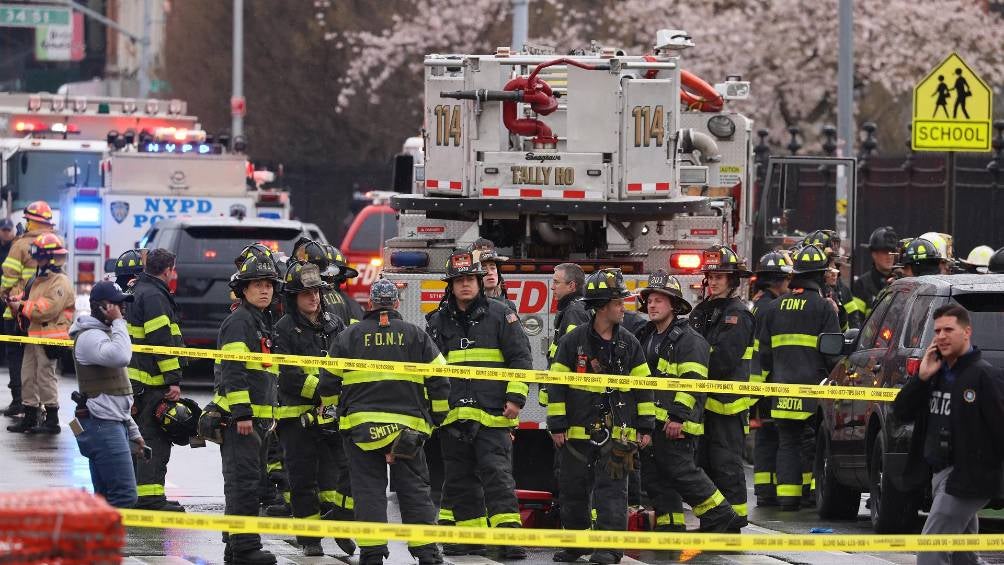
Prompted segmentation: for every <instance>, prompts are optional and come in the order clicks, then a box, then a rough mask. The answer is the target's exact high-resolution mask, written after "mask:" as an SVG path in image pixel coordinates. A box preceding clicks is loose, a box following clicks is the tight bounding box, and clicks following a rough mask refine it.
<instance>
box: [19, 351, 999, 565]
mask: <svg viewBox="0 0 1004 565" xmlns="http://www.w3.org/2000/svg"><path fill="white" fill-rule="evenodd" d="M6 382H7V372H6V369H0V383H6ZM75 388H76V385H75V380H74V378H73V377H72V375H68V376H64V377H62V378H61V380H60V400H61V402H62V404H61V408H60V416H61V422H62V424H63V433H61V434H59V435H57V436H26V435H20V434H11V433H7V432H6V430H0V461H3V472H2V473H0V491H4V492H6V491H17V490H28V489H38V488H56V487H77V488H83V489H88V490H90V489H91V483H90V475H89V472H88V466H87V460H86V459H84V458H83V457H81V456H80V454H79V452H78V451H77V446H76V442H75V441H74V439H73V434H72V433H71V432H70V431H69V429H68V428H67V427H66V423H67V422H69V420H70V419H72V411H73V403H72V402H71V401H70V400H69V398H70V393H71V392H72V391H73V390H74V389H75ZM183 392H184V394H185V396H188V397H190V398H193V399H195V400H196V401H197V402H198V403H199V404H200V405H204V404H205V403H207V402H208V401H209V399H210V396H211V390H210V388H209V386H208V385H203V386H187V387H183ZM9 401H10V396H9V392H8V390H7V388H6V387H2V389H0V405H2V406H6V405H7V404H8V403H9ZM0 420H6V419H5V418H2V417H0ZM3 427H4V428H5V427H6V423H4V424H3ZM747 473H748V474H749V475H752V470H751V469H748V470H747ZM747 483H748V484H749V485H750V490H751V491H752V477H751V476H750V477H748V478H747ZM166 488H167V495H168V497H169V498H171V499H177V500H179V501H180V502H181V503H182V504H184V505H185V507H186V508H188V510H189V511H190V512H206V513H217V514H221V513H222V512H223V479H222V475H221V472H220V455H219V448H218V447H217V446H216V445H215V444H213V443H209V444H208V445H207V447H204V448H199V449H192V448H189V447H175V448H174V450H173V451H172V454H171V464H170V466H169V468H168V475H167V485H166ZM749 499H750V508H751V511H750V521H751V525H750V527H749V528H747V529H746V530H744V531H746V532H749V533H780V532H783V533H792V534H805V533H809V530H810V529H811V528H832V529H833V530H834V532H835V533H838V534H845V533H846V534H868V533H872V532H871V524H870V522H869V520H868V515H867V510H866V509H865V507H864V503H863V502H862V506H861V510H860V515H859V517H858V520H857V521H855V522H824V521H821V520H819V519H818V517H817V516H816V515H815V513H814V511H811V510H802V511H800V512H797V513H783V514H782V513H781V512H779V511H777V510H776V509H772V508H756V507H755V506H754V501H755V497H753V495H752V492H751V493H750V497H749ZM392 500H394V499H393V496H392ZM391 513H392V516H393V517H394V518H397V516H396V514H397V507H396V501H394V502H392V505H391ZM688 521H689V522H691V523H690V527H691V528H696V527H697V522H696V520H695V519H694V517H693V516H691V515H689V513H688ZM996 525H997V526H998V528H995V529H998V531H999V524H996ZM291 539H292V538H287V537H283V536H269V537H267V539H266V540H265V545H266V548H267V549H269V550H271V551H272V552H273V553H275V554H276V555H278V556H279V562H280V563H303V564H312V563H335V564H338V563H339V562H342V563H350V564H352V565H357V564H358V557H351V558H350V557H347V556H345V555H344V554H343V553H341V552H340V550H339V549H338V547H337V546H336V545H335V544H334V542H333V541H331V540H325V541H324V542H323V546H324V549H325V553H326V557H323V558H317V557H311V558H307V557H303V556H302V555H300V554H299V550H298V549H297V548H296V547H295V546H294V545H293V544H292V543H291ZM391 545H392V547H391V557H390V558H389V559H388V560H387V563H388V564H391V565H412V564H414V563H415V560H414V559H412V558H411V556H410V555H409V554H408V552H407V548H406V547H405V545H404V544H403V543H400V542H392V544H391ZM552 553H553V550H545V549H533V550H531V558H530V559H529V560H527V561H524V562H522V563H526V564H528V565H543V564H545V563H551V562H552V561H551V554H552ZM124 555H125V556H126V558H125V559H124V560H123V563H128V564H136V563H150V564H185V563H222V561H223V544H222V542H221V541H220V534H219V533H218V532H200V531H188V530H155V529H140V528H130V530H129V534H128V538H127V542H126V547H125V551H124ZM629 555H630V557H626V558H625V560H624V563H627V564H629V565H638V562H641V563H643V564H651V565H662V564H666V563H679V562H684V561H685V562H687V563H694V564H701V565H718V564H729V565H784V564H796V563H806V564H819V565H828V564H833V565H841V564H854V565H879V564H883V563H896V564H901V565H903V564H912V563H915V557H914V556H912V555H906V554H874V555H862V554H853V555H852V554H847V553H843V552H825V553H803V554H799V553H771V554H755V553H747V554H729V555H718V554H712V553H695V554H688V555H680V554H679V553H676V552H636V553H631V552H629ZM983 557H984V559H986V560H987V561H988V562H989V563H1004V556H1002V555H1000V554H987V555H984V556H983ZM447 560H448V561H449V562H452V563H453V564H455V565H498V564H497V563H496V562H495V561H492V560H491V559H488V558H484V557H475V556H470V557H459V558H447ZM583 563H585V562H584V561H583Z"/></svg>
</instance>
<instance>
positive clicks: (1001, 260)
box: [987, 247, 1004, 275]
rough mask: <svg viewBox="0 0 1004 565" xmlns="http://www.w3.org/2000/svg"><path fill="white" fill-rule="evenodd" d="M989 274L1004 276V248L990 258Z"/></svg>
mask: <svg viewBox="0 0 1004 565" xmlns="http://www.w3.org/2000/svg"><path fill="white" fill-rule="evenodd" d="M987 272H989V273H993V274H998V275H999V274H1004V247H1001V248H1000V249H998V250H997V251H994V254H993V255H992V256H991V257H990V261H988V262H987Z"/></svg>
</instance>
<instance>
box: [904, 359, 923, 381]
mask: <svg viewBox="0 0 1004 565" xmlns="http://www.w3.org/2000/svg"><path fill="white" fill-rule="evenodd" d="M906 374H907V375H909V376H911V377H916V376H917V375H919V374H920V357H909V358H907V360H906Z"/></svg>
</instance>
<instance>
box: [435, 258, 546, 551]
mask: <svg viewBox="0 0 1004 565" xmlns="http://www.w3.org/2000/svg"><path fill="white" fill-rule="evenodd" d="M475 253H477V252H471V251H455V252H454V253H453V254H451V255H450V257H449V259H448V260H447V264H446V275H445V276H444V277H443V281H445V282H446V285H447V286H446V293H445V300H444V301H443V302H442V303H441V305H440V308H439V309H438V310H435V311H433V312H431V313H430V314H429V316H428V324H427V327H426V331H427V332H428V333H429V335H430V336H432V340H433V341H434V342H435V343H436V346H437V347H438V348H439V350H440V351H441V352H442V353H443V355H445V356H446V362H447V363H449V364H451V365H464V366H471V367H505V368H508V369H532V368H533V361H532V360H531V358H530V340H529V339H528V338H527V336H526V333H524V332H523V326H522V325H521V324H520V322H519V317H518V316H517V315H516V312H515V311H513V310H511V309H509V308H508V307H507V306H505V305H504V303H503V302H501V301H500V300H492V299H489V298H488V297H487V296H486V294H485V293H486V288H485V285H484V279H485V278H487V277H486V272H485V271H484V270H483V269H482V266H481V265H480V264H479V263H478V262H477V258H476V257H475ZM528 392H529V387H528V386H527V384H526V383H524V382H521V381H515V380H513V381H508V382H505V381H488V380H477V379H450V412H449V414H447V416H446V420H445V421H444V422H443V427H442V428H440V431H439V439H440V445H441V447H442V452H443V466H444V475H445V477H444V481H443V498H442V500H443V504H442V505H441V508H446V509H448V510H452V513H453V520H454V522H455V523H456V525H458V526H470V527H488V526H491V527H493V528H495V527H498V528H518V527H520V525H521V521H520V515H519V503H518V501H517V500H516V493H515V488H516V482H515V480H514V479H513V472H512V441H513V438H512V435H511V434H512V431H513V429H514V428H516V427H517V426H518V425H519V413H520V410H522V409H523V405H524V404H526V396H527V393H528ZM442 516H443V515H442V514H441V517H442ZM443 549H444V552H445V553H446V554H447V555H466V554H468V553H484V551H485V549H484V546H472V545H466V544H449V545H447V546H444V548H443ZM500 553H501V558H503V559H525V558H526V556H527V554H526V550H525V549H523V548H522V547H517V546H505V547H501V548H500Z"/></svg>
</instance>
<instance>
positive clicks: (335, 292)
mask: <svg viewBox="0 0 1004 565" xmlns="http://www.w3.org/2000/svg"><path fill="white" fill-rule="evenodd" d="M323 247H324V254H325V256H326V257H327V258H328V261H329V263H330V264H329V266H328V268H327V269H321V278H322V279H324V282H326V283H328V284H329V285H331V290H329V291H328V292H326V293H325V294H324V297H323V298H324V301H325V302H326V303H330V304H341V305H343V306H342V307H343V308H344V310H345V311H346V314H345V315H344V316H345V318H343V320H344V321H345V323H346V324H354V323H356V322H358V321H359V320H362V319H363V315H364V314H365V313H364V312H363V307H362V306H360V305H359V303H358V302H356V300H355V299H354V298H352V297H351V296H349V294H348V293H347V292H345V291H344V290H342V288H341V286H342V284H344V283H345V282H346V281H347V280H349V279H354V278H356V277H358V276H359V271H357V270H355V269H353V268H352V267H350V266H349V265H348V263H346V262H345V257H344V256H343V255H342V252H341V251H339V250H338V248H336V247H335V246H333V245H329V244H327V243H325V244H324V245H323ZM346 318H347V319H346Z"/></svg>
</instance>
